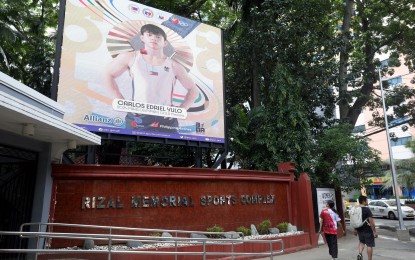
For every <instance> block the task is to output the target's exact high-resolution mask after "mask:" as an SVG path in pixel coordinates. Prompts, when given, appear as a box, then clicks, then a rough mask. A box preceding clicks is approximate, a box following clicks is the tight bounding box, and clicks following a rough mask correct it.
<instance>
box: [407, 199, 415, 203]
mask: <svg viewBox="0 0 415 260" xmlns="http://www.w3.org/2000/svg"><path fill="white" fill-rule="evenodd" d="M405 204H415V199H408V200H405Z"/></svg>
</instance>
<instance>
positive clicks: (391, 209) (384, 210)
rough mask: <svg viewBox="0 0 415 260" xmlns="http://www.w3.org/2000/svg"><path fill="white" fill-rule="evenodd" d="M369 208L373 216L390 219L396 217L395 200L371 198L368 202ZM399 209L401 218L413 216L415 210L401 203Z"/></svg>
mask: <svg viewBox="0 0 415 260" xmlns="http://www.w3.org/2000/svg"><path fill="white" fill-rule="evenodd" d="M369 208H370V210H371V211H372V214H373V216H374V217H387V218H390V219H396V218H397V217H398V209H397V206H396V200H372V201H370V202H369ZM401 209H402V217H403V218H412V219H413V218H414V216H415V210H414V209H413V208H411V207H408V206H405V205H403V204H401Z"/></svg>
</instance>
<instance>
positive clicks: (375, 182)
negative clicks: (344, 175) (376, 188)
mask: <svg viewBox="0 0 415 260" xmlns="http://www.w3.org/2000/svg"><path fill="white" fill-rule="evenodd" d="M368 181H370V185H381V184H383V183H385V181H386V180H385V178H384V177H370V178H368Z"/></svg>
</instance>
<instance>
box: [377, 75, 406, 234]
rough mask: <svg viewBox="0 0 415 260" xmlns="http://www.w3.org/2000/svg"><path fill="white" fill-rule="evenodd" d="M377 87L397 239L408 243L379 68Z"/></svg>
mask: <svg viewBox="0 0 415 260" xmlns="http://www.w3.org/2000/svg"><path fill="white" fill-rule="evenodd" d="M379 85H380V94H381V98H382V105H383V116H384V118H385V130H386V138H387V142H388V148H389V159H390V165H391V171H392V181H393V189H394V190H395V200H396V207H397V209H398V212H397V214H398V219H399V230H397V232H398V239H399V240H405V241H409V240H410V238H409V231H408V230H407V229H406V227H405V225H404V223H403V218H402V208H401V201H400V199H399V190H398V182H397V180H396V172H395V164H394V162H393V153H392V146H391V142H390V136H389V123H388V116H387V114H386V105H385V96H384V93H383V84H382V75H381V73H380V68H379Z"/></svg>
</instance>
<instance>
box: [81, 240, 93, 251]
mask: <svg viewBox="0 0 415 260" xmlns="http://www.w3.org/2000/svg"><path fill="white" fill-rule="evenodd" d="M94 246H95V245H94V240H92V239H85V240H84V245H83V247H82V248H83V249H86V250H89V249H93V248H94Z"/></svg>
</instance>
